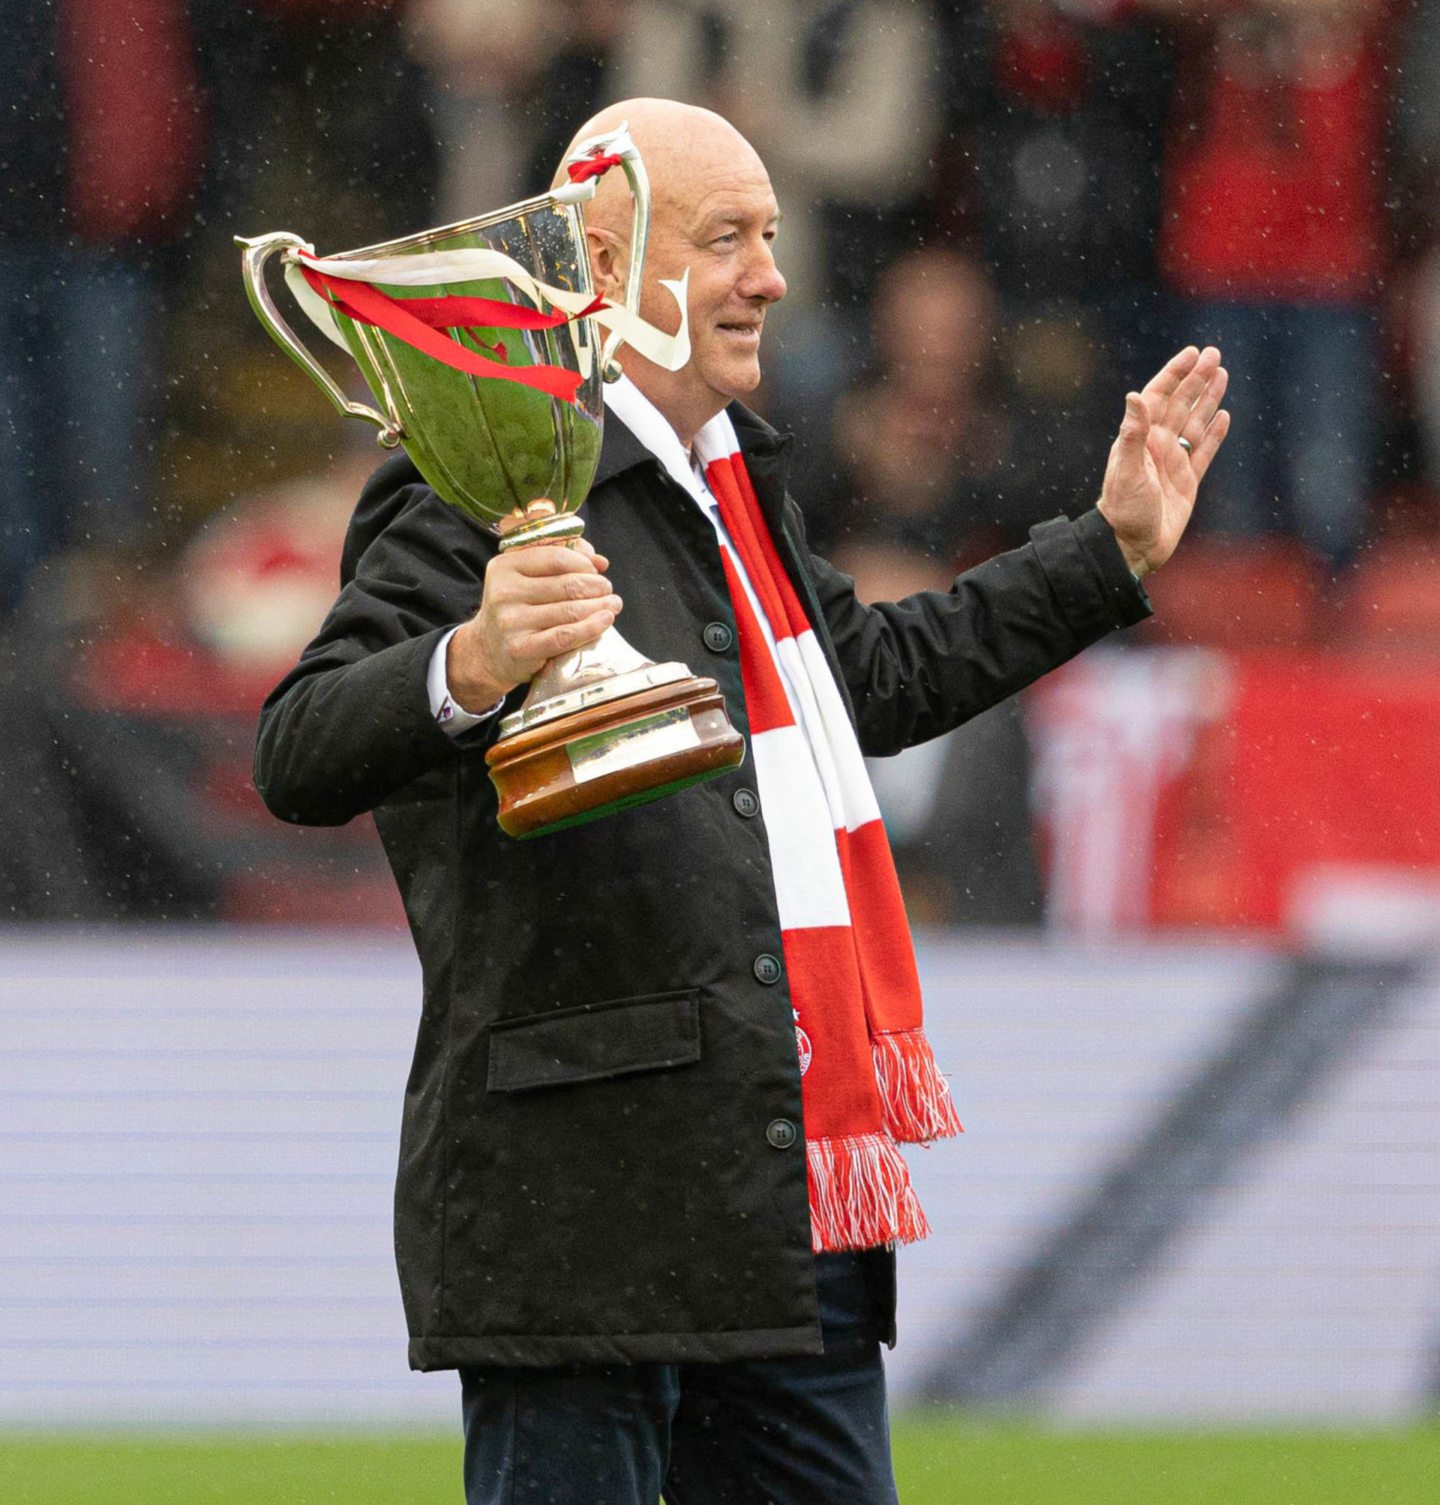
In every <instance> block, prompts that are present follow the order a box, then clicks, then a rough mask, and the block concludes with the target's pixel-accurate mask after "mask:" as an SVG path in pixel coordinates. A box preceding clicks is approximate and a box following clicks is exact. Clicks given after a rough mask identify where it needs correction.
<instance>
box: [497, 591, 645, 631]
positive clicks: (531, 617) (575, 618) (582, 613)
mask: <svg viewBox="0 0 1440 1505" xmlns="http://www.w3.org/2000/svg"><path fill="white" fill-rule="evenodd" d="M624 605H625V603H624V602H623V601H622V600H621V599H620V597H619V596H617V595H616V594H615V593H614V592H613V591H609V592H607V593H606V594H605V595H603V596H600V597H598V598H596V599H594V600H585V601H549V602H546V603H544V604H542V605H537V604H535V603H532V602H528V601H514V602H510V603H509V604H508V605H506V606H504V607H502V608H501V612H500V622H501V625H502V627H503V628H504V630H505V631H506V632H507V633H509V634H510V635H511V636H512V637H513V638H520V637H524V636H528V635H530V634H533V633H537V632H549V631H550V630H551V628H554V627H569V626H573V625H574V624H575V623H576V622H583V621H584V620H585V619H586V618H587V617H593V616H594V615H595V614H596V612H598V611H608V612H609V613H610V615H611V616H612V617H616V616H619V615H620V612H621V610H622V609H623V608H624Z"/></svg>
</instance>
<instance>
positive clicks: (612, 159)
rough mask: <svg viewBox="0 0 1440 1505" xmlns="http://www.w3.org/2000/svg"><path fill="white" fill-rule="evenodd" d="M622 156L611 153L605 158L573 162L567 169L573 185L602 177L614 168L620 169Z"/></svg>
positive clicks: (590, 158)
mask: <svg viewBox="0 0 1440 1505" xmlns="http://www.w3.org/2000/svg"><path fill="white" fill-rule="evenodd" d="M619 165H620V155H619V153H618V152H611V153H610V154H609V155H608V156H605V157H586V158H585V160H584V161H583V162H571V163H569V164H568V165H567V167H566V168H565V171H566V172H568V173H569V174H570V181H571V182H572V183H583V182H584V181H585V180H586V179H587V178H598V177H602V176H603V175H604V174H605V173H607V172H609V171H610V169H611V168H612V167H619Z"/></svg>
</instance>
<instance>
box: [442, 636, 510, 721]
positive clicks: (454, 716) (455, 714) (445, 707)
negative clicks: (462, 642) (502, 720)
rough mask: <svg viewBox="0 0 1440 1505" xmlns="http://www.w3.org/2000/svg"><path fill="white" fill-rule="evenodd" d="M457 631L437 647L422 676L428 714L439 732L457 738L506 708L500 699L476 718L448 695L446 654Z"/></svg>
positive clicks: (444, 637)
mask: <svg viewBox="0 0 1440 1505" xmlns="http://www.w3.org/2000/svg"><path fill="white" fill-rule="evenodd" d="M459 631H460V629H459V627H458V626H457V627H452V628H451V629H450V631H449V632H447V633H446V634H445V635H444V636H443V637H442V638H441V639H440V641H439V642H438V643H436V645H435V651H434V652H433V653H432V654H431V655H430V668H429V671H428V673H427V674H426V676H425V688H426V689H427V690H428V691H429V693H430V714H431V715H432V716H434V718H435V720H436V722H437V723H438V724H439V726H440V730H441V731H443V732H445V733H446V734H447V735H448V736H451V737H458V736H459V735H460V733H461V732H468V731H469V730H470V729H471V728H472V727H476V726H479V725H480V724H481V723H482V722H485V721H489V720H490V718H491V717H492V716H493V715H494V714H495V713H496V711H498V710H499V709H500V707H501V706H502V705H504V704H505V697H504V696H503V695H502V696H501V697H500V699H499V700H497V701H496V702H495V704H494V705H492V706H491V707H490V709H489V710H488V711H481V712H480V713H479V714H478V715H477V714H476V713H475V712H474V711H467V710H466V709H465V707H464V706H462V705H461V704H460V702H459V701H458V700H456V699H455V697H454V696H453V695H452V694H451V693H450V684H449V681H448V680H447V679H446V678H445V650H446V649H447V648H448V647H449V646H450V639H451V638H453V637H454V636H455V634H456V633H457V632H459Z"/></svg>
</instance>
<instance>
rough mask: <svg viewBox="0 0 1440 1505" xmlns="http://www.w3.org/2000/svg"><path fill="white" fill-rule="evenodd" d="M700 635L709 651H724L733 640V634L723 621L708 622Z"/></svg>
mask: <svg viewBox="0 0 1440 1505" xmlns="http://www.w3.org/2000/svg"><path fill="white" fill-rule="evenodd" d="M700 636H701V637H702V638H703V639H704V640H705V646H706V647H707V648H708V649H709V650H710V651H711V653H724V652H725V650H726V649H727V648H728V647H729V646H730V645H731V643H733V642H734V641H735V634H734V633H733V632H732V631H731V630H730V629H729V628H728V627H727V626H726V625H725V623H724V622H709V623H707V624H706V627H705V630H704V632H702V633H701V634H700Z"/></svg>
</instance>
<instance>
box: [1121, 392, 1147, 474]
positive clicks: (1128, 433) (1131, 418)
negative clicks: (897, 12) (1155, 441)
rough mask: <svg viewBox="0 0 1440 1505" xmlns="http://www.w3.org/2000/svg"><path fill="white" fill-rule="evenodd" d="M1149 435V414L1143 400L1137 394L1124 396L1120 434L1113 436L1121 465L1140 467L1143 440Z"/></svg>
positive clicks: (1143, 447) (1143, 448)
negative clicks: (1123, 413) (1123, 414)
mask: <svg viewBox="0 0 1440 1505" xmlns="http://www.w3.org/2000/svg"><path fill="white" fill-rule="evenodd" d="M1149 433H1150V414H1149V413H1148V412H1147V411H1146V408H1145V399H1144V398H1143V397H1142V396H1141V395H1140V393H1138V392H1127V393H1126V394H1125V417H1124V418H1123V419H1122V420H1121V423H1120V432H1119V433H1118V434H1117V435H1116V436H1115V447H1116V449H1117V451H1118V452H1119V459H1120V462H1121V464H1122V465H1140V464H1142V463H1143V460H1142V457H1143V455H1144V453H1145V440H1146V438H1147V436H1148V435H1149Z"/></svg>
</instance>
